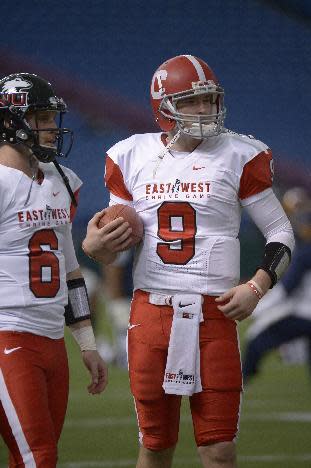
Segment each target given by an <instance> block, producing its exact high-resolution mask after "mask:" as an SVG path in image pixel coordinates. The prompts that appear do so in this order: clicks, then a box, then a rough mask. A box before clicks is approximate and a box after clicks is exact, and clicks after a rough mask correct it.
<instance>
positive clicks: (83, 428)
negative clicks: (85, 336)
mask: <svg viewBox="0 0 311 468" xmlns="http://www.w3.org/2000/svg"><path fill="white" fill-rule="evenodd" d="M67 342H68V348H69V354H70V362H71V365H70V366H71V392H70V402H69V407H68V412H67V419H66V423H65V427H64V430H63V434H62V438H61V441H60V444H59V464H58V466H59V467H60V468H92V467H94V468H95V467H96V468H101V467H102V468H106V467H107V468H114V467H134V466H135V458H136V454H137V449H138V444H137V429H136V420H135V413H134V410H133V405H132V398H131V395H130V392H129V386H128V379H127V373H126V371H122V370H118V369H116V368H113V367H112V368H111V369H110V383H109V387H108V389H107V390H106V392H105V393H104V394H103V395H102V396H89V395H88V394H87V392H86V385H87V383H88V378H87V374H86V371H85V370H84V368H83V367H82V364H81V362H80V358H79V352H78V350H77V348H76V345H75V344H73V343H72V340H71V338H68V339H67ZM238 454H239V467H243V468H246V467H249V468H261V467H269V468H297V467H299V468H300V467H301V468H302V467H311V382H310V381H309V379H308V374H307V372H306V369H305V368H304V367H302V366H284V364H282V363H280V361H279V359H278V357H277V355H275V354H274V355H272V356H270V357H269V358H268V359H267V360H266V361H265V362H264V366H263V372H262V374H261V376H260V377H259V378H258V379H257V381H255V382H254V383H253V384H252V386H251V387H249V388H248V389H247V391H246V392H245V394H244V398H243V407H242V419H241V427H240V436H239V440H238ZM5 461H6V455H5V448H4V445H3V443H2V441H0V467H1V468H4V467H6V463H5ZM173 466H174V468H179V467H180V468H182V467H188V468H197V467H199V466H200V465H199V462H198V457H197V455H196V449H195V446H194V442H193V438H192V427H191V420H190V417H189V413H188V408H187V402H186V401H185V404H184V406H183V415H182V422H181V431H180V441H179V446H178V448H177V450H176V455H175V461H174V465H173Z"/></svg>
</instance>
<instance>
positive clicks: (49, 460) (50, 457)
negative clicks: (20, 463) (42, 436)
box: [35, 447, 58, 468]
mask: <svg viewBox="0 0 311 468" xmlns="http://www.w3.org/2000/svg"><path fill="white" fill-rule="evenodd" d="M57 458H58V456H57V448H56V447H50V448H46V449H43V450H39V451H38V452H37V453H35V459H36V467H37V468H56V464H57Z"/></svg>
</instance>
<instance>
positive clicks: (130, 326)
mask: <svg viewBox="0 0 311 468" xmlns="http://www.w3.org/2000/svg"><path fill="white" fill-rule="evenodd" d="M139 326H140V323H135V324H133V325H129V326H128V327H127V328H128V330H132V328H135V327H139Z"/></svg>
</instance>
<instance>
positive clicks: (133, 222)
mask: <svg viewBox="0 0 311 468" xmlns="http://www.w3.org/2000/svg"><path fill="white" fill-rule="evenodd" d="M116 218H123V219H124V221H127V222H128V223H129V225H130V227H131V228H132V234H131V237H132V242H131V245H130V247H132V246H133V245H135V244H138V242H140V241H141V239H142V237H143V234H144V225H143V222H142V220H141V218H140V217H139V215H138V214H137V212H136V210H135V209H134V208H132V207H131V206H128V205H122V204H118V205H112V206H108V208H106V212H105V213H104V214H103V216H102V217H101V218H100V220H99V223H98V227H99V228H102V227H104V226H106V224H108V223H110V222H111V221H113V220H114V219H116ZM130 247H129V248H130Z"/></svg>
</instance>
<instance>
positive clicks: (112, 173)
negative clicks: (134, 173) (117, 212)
mask: <svg viewBox="0 0 311 468" xmlns="http://www.w3.org/2000/svg"><path fill="white" fill-rule="evenodd" d="M105 184H106V187H107V188H108V190H109V192H111V193H112V194H113V195H115V196H116V197H119V198H122V199H123V200H128V201H132V200H133V197H132V195H131V194H130V192H129V191H128V189H127V188H126V186H125V182H124V179H123V174H122V172H121V169H120V168H119V166H118V165H117V164H115V163H114V162H113V160H112V159H111V158H110V157H109V156H108V155H107V158H106V173H105Z"/></svg>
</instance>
